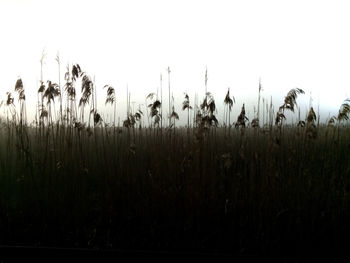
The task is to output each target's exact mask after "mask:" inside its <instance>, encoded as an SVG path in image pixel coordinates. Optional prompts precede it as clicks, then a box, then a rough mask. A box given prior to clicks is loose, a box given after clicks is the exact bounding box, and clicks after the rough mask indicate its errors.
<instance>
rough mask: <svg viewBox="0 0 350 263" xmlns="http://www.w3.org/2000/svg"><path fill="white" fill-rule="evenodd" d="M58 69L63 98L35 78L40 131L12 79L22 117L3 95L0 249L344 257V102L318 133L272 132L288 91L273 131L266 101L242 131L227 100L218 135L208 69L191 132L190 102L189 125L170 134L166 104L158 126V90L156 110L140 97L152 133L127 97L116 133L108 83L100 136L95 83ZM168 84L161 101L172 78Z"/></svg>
mask: <svg viewBox="0 0 350 263" xmlns="http://www.w3.org/2000/svg"><path fill="white" fill-rule="evenodd" d="M69 69H70V67H67V73H66V74H65V81H66V83H65V85H64V92H65V96H66V98H65V99H63V98H64V97H63V95H62V92H61V87H60V85H57V84H54V83H53V82H51V81H48V82H47V85H44V82H43V79H42V78H41V81H40V83H41V85H43V86H42V87H40V89H39V94H40V96H38V98H39V97H40V98H41V101H40V100H39V101H38V105H37V106H38V109H39V110H40V115H39V120H40V123H39V124H38V125H31V126H29V125H28V124H27V121H26V115H25V103H24V102H25V96H24V87H23V83H22V81H21V80H18V81H17V82H16V85H15V91H16V92H18V93H19V108H20V110H19V112H20V113H19V118H17V117H16V116H17V111H16V107H15V106H14V103H15V101H14V98H13V97H12V95H11V94H10V93H8V96H7V100H6V101H5V102H4V103H3V105H2V107H6V109H7V112H8V114H7V118H6V119H5V118H2V119H1V122H0V138H1V139H0V174H1V176H0V222H1V224H0V244H2V245H4V244H6V245H18V244H30V245H33V244H34V245H45V246H47V245H49V246H70V247H98V248H134V249H136V248H143V249H191V250H212V251H226V252H231V253H259V252H273V251H276V250H281V249H286V250H288V251H298V252H302V251H305V250H307V249H311V248H310V244H313V245H316V247H318V248H324V249H332V251H342V250H343V249H345V248H346V245H345V243H342V242H341V241H342V239H343V238H344V237H347V235H348V234H349V233H350V231H349V230H350V229H349V227H348V223H347V222H348V220H349V219H350V214H349V205H350V166H349V164H350V130H349V127H348V126H344V125H342V121H343V120H346V119H347V118H348V115H349V106H348V105H349V104H348V101H345V102H344V104H343V105H342V106H341V109H340V111H339V114H338V116H333V117H332V119H331V120H333V121H331V120H330V121H329V125H326V124H323V123H320V124H319V125H315V123H316V121H317V116H316V114H315V112H314V110H313V108H310V110H309V114H308V116H307V118H306V119H305V121H303V122H304V124H302V123H301V122H299V123H300V125H294V126H293V125H289V124H286V123H283V122H282V121H283V120H284V119H285V118H286V117H285V115H284V111H285V110H287V109H288V110H291V111H294V109H295V107H296V105H297V104H296V99H297V95H300V94H303V91H302V90H301V89H293V90H291V91H290V92H289V93H288V94H287V96H286V97H285V100H284V104H283V105H282V106H281V107H280V108H279V110H278V112H277V113H276V118H275V126H273V120H274V110H273V106H272V100H270V106H269V105H268V102H267V101H266V104H265V102H264V100H263V109H262V110H263V111H265V113H263V116H265V115H266V123H267V124H268V125H267V126H264V124H265V120H264V117H263V127H260V125H259V122H257V125H253V121H252V122H251V123H250V122H249V119H248V118H247V116H246V114H245V104H243V106H242V109H241V112H240V114H239V115H238V116H237V121H236V122H235V123H234V124H235V125H234V126H235V127H236V128H235V129H234V128H232V130H231V121H230V119H231V118H230V112H231V107H232V104H233V101H234V100H232V99H231V97H230V96H231V95H230V93H229V90H228V92H227V95H226V98H225V101H224V103H225V104H226V105H227V107H228V109H227V112H228V118H227V119H226V123H225V124H226V125H225V127H224V126H222V125H220V124H219V122H218V120H217V118H216V115H217V109H216V104H215V99H214V95H213V94H212V93H209V92H207V73H206V76H205V87H206V94H205V98H204V100H203V102H202V103H201V104H200V105H193V109H194V114H196V118H195V119H194V121H193V125H192V127H191V125H190V110H191V109H192V106H190V99H189V96H188V95H187V94H185V101H184V102H183V108H182V109H183V110H187V127H186V128H181V127H176V126H175V121H176V120H177V119H178V118H179V116H178V114H177V113H176V111H175V107H174V101H173V102H172V104H171V101H170V98H169V106H170V105H172V108H169V126H168V127H166V128H165V127H162V119H163V116H162V113H163V110H162V89H161V100H160V101H159V100H158V97H155V94H153V93H151V94H149V95H148V96H147V99H146V102H147V103H146V109H147V113H146V114H147V118H149V119H150V125H149V127H142V125H141V119H142V118H144V117H145V116H143V112H142V111H141V109H140V108H139V110H138V111H136V112H134V109H133V110H131V109H130V93H129V92H128V91H127V111H126V112H127V116H126V119H125V120H124V122H123V127H119V125H118V126H116V117H115V116H116V96H115V93H116V92H115V90H114V88H113V87H111V86H109V85H106V86H104V87H105V89H106V90H107V96H106V101H105V104H108V103H110V104H111V105H112V106H113V109H114V113H113V114H114V115H113V116H114V117H113V125H112V126H110V125H108V123H106V122H105V120H104V119H103V118H102V117H101V115H100V113H99V112H98V111H97V105H96V87H95V84H94V81H92V80H91V78H90V77H89V76H88V75H87V74H86V73H85V72H83V71H82V70H81V68H80V66H79V65H78V64H76V65H73V66H72V70H71V71H70V70H69ZM168 74H169V95H170V70H169V68H168ZM78 80H81V82H79V83H81V84H82V86H81V89H82V97H81V99H80V101H79V107H80V114H78V111H77V106H76V99H77V98H76V93H75V89H76V85H77V83H78ZM161 81H162V80H161ZM56 97H59V99H60V108H59V111H58V112H59V114H58V116H56V117H54V114H55V110H52V108H53V106H54V102H55V98H56ZM90 98H91V99H90ZM45 100H46V101H45ZM62 101H65V105H64V106H62V107H61V104H62ZM195 101H196V100H195ZM45 102H46V107H45V105H44V103H45ZM88 104H90V109H89V113H88V114H89V118H88V125H86V121H87V118H86V116H84V112H85V111H84V108H85V107H86V106H87V105H88ZM258 104H260V88H259V99H258ZM264 105H265V106H264ZM63 108H64V109H65V110H64V113H62V111H63V110H62V109H63ZM46 109H47V110H46ZM44 112H46V113H45V114H43V113H44ZM62 114H63V116H62ZM90 117H92V121H93V128H92V127H90ZM259 117H260V105H259V106H258V114H257V118H256V119H258V118H259ZM318 118H319V117H318ZM172 120H173V123H172V122H171V121H172ZM137 124H138V126H137ZM227 125H228V126H229V133H228V134H227V133H226V126H227Z"/></svg>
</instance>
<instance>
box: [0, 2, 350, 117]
mask: <svg viewBox="0 0 350 263" xmlns="http://www.w3.org/2000/svg"><path fill="white" fill-rule="evenodd" d="M349 14H350V2H349V1H338V0H330V1H322V0H317V1H316V0H315V1H313V0H303V1H299V0H293V1H285V0H275V1H272V0H270V1H262V0H244V1H243V0H242V1H233V0H231V1H223V0H212V1H205V0H198V1H197V0H195V1H194V0H192V1H191V0H187V1H186V0H176V1H169V0H159V1H156V0H147V1H136V0H128V1H126V0H125V1H107V0H98V1H87V0H85V1H84V0H82V1H74V0H68V1H65V0H57V1H56V0H52V1H48V0H46V1H45V0H42V1H40V0H27V1H25V0H0V35H1V37H0V39H1V41H0V76H1V82H0V83H1V84H0V99H3V98H4V96H5V93H6V91H11V92H13V91H14V85H15V82H16V80H17V78H18V77H21V78H22V80H23V82H24V85H25V89H26V95H27V104H28V107H29V109H28V112H29V113H30V114H31V113H33V112H34V111H35V106H34V105H35V100H36V90H37V89H38V80H39V79H40V64H39V60H40V57H41V53H42V50H43V49H45V52H46V53H47V58H46V64H45V68H44V79H45V80H47V79H50V80H52V81H54V82H58V73H57V64H56V62H55V57H56V54H57V51H59V53H60V56H61V61H62V68H61V71H62V76H63V73H64V71H65V67H66V64H67V63H70V64H71V63H79V64H80V66H81V67H82V69H83V71H86V72H87V73H88V74H90V75H91V76H94V75H95V76H96V85H97V88H98V89H99V90H101V92H99V94H98V96H99V97H100V99H101V101H100V106H102V105H103V104H104V99H105V92H106V91H105V90H102V87H103V86H104V85H105V84H110V85H112V86H114V87H115V89H116V96H117V107H118V109H117V110H118V115H120V117H121V118H124V117H125V111H126V110H125V105H126V98H125V97H126V84H127V83H128V85H129V90H130V91H131V101H135V102H136V105H138V104H139V103H140V104H145V99H144V98H145V96H146V95H147V94H149V93H150V92H156V91H157V87H159V75H160V73H162V74H163V81H164V82H163V87H164V90H163V96H164V99H165V98H167V96H168V93H167V88H166V87H167V81H168V79H167V73H166V68H167V67H168V66H170V69H171V71H172V73H171V85H172V92H173V93H174V97H175V101H176V109H177V111H178V113H180V112H181V109H180V107H181V103H182V101H183V92H185V91H186V92H188V93H189V95H190V98H191V99H193V98H194V94H195V93H199V96H200V98H202V97H203V96H204V73H205V68H206V66H207V67H208V91H210V92H212V93H213V94H214V97H215V99H216V104H217V105H218V106H219V117H221V116H222V114H223V110H222V105H223V102H222V101H223V99H224V96H225V94H226V90H227V87H231V93H232V94H233V95H235V97H236V102H237V104H236V105H235V106H234V113H233V114H232V116H234V118H236V117H237V114H238V113H239V110H240V108H241V104H242V103H243V102H246V106H247V111H248V113H249V115H250V117H253V102H254V105H256V101H257V96H258V93H257V91H258V80H259V77H261V79H262V84H263V88H264V91H263V93H262V96H263V97H266V98H269V97H270V95H273V98H274V102H275V103H276V106H277V105H280V104H282V103H283V98H284V96H285V94H286V93H287V92H288V91H289V90H290V89H291V88H295V87H299V88H301V89H303V90H304V91H305V92H306V95H303V99H302V97H300V100H298V101H299V102H300V103H299V104H300V105H302V109H304V110H305V107H306V106H308V104H309V95H310V92H312V97H313V99H314V100H313V106H314V107H315V108H317V103H318V101H319V102H320V108H321V114H322V115H323V117H324V118H326V117H328V112H331V114H336V112H337V110H338V108H339V106H340V104H341V103H342V102H343V100H344V99H346V98H347V97H348V96H350V78H349V73H350V15H349ZM62 82H63V79H62ZM164 106H165V108H166V109H167V101H166V102H164ZM135 107H136V106H135ZM100 108H101V107H100ZM106 112H107V111H106ZM105 114H106V113H105ZM32 116H33V115H32ZM185 116H186V115H185V114H183V113H181V114H180V118H181V117H183V118H182V119H183V121H185V120H186V119H185ZM295 117H296V115H295ZM232 120H233V119H232Z"/></svg>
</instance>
